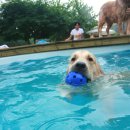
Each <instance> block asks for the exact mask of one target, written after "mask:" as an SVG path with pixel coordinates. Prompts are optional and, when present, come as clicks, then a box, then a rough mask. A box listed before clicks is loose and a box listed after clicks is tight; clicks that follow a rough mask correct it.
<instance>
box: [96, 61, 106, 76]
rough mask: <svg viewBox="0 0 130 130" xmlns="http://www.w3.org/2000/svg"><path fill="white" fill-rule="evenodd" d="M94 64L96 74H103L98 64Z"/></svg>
mask: <svg viewBox="0 0 130 130" xmlns="http://www.w3.org/2000/svg"><path fill="white" fill-rule="evenodd" d="M95 65H96V72H95V74H96V76H99V75H104V72H103V71H102V69H101V67H100V65H99V64H98V63H96V64H95Z"/></svg>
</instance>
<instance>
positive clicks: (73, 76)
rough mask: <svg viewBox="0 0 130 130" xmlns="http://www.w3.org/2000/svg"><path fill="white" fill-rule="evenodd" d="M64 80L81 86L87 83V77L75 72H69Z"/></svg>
mask: <svg viewBox="0 0 130 130" xmlns="http://www.w3.org/2000/svg"><path fill="white" fill-rule="evenodd" d="M65 82H66V83H67V84H69V85H72V86H83V85H85V84H87V78H86V77H84V76H83V75H82V74H80V73H77V72H70V73H69V74H68V75H67V76H66V79H65Z"/></svg>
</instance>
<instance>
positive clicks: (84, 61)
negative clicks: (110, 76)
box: [67, 50, 104, 81]
mask: <svg viewBox="0 0 130 130" xmlns="http://www.w3.org/2000/svg"><path fill="white" fill-rule="evenodd" d="M71 71H74V72H79V73H81V74H82V75H84V76H85V77H86V78H87V79H88V80H90V81H93V80H94V79H96V78H97V77H99V76H101V75H103V74H104V73H103V71H102V69H101V67H100V65H99V64H98V62H97V60H96V57H95V56H94V55H93V54H92V53H90V52H88V51H86V50H79V51H76V52H74V53H73V54H72V56H71V58H70V61H69V66H68V69H67V73H69V72H71Z"/></svg>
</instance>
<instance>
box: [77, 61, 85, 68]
mask: <svg viewBox="0 0 130 130" xmlns="http://www.w3.org/2000/svg"><path fill="white" fill-rule="evenodd" d="M76 67H77V68H80V69H84V68H86V64H85V63H84V62H77V63H76Z"/></svg>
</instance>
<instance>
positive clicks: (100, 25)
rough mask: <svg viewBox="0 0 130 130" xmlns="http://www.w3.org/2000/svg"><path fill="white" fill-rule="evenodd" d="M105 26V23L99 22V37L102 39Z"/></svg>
mask: <svg viewBox="0 0 130 130" xmlns="http://www.w3.org/2000/svg"><path fill="white" fill-rule="evenodd" d="M104 24H105V21H102V22H100V21H99V25H98V35H99V37H102V27H103V25H104Z"/></svg>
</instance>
